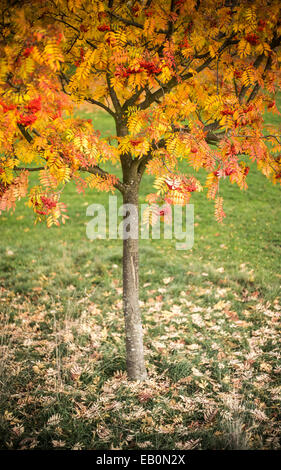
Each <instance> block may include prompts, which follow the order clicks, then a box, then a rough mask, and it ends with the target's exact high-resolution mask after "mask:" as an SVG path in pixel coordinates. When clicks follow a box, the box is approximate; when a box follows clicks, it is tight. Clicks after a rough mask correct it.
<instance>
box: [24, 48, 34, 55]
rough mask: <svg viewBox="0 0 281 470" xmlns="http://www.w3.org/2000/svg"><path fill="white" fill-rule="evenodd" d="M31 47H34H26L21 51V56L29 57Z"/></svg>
mask: <svg viewBox="0 0 281 470" xmlns="http://www.w3.org/2000/svg"><path fill="white" fill-rule="evenodd" d="M33 49H34V47H33V46H30V47H27V48H26V49H25V50H24V51H23V53H22V55H23V57H29V56H30V54H31V53H32V51H33Z"/></svg>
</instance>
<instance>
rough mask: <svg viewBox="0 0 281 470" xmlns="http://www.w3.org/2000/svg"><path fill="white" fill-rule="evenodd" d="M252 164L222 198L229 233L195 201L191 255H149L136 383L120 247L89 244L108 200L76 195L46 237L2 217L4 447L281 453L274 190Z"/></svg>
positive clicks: (27, 214) (147, 246)
mask: <svg viewBox="0 0 281 470" xmlns="http://www.w3.org/2000/svg"><path fill="white" fill-rule="evenodd" d="M84 116H85V117H89V115H88V114H87V113H86V112H84ZM91 117H92V118H93V124H94V126H95V128H99V129H100V130H101V132H102V133H103V135H106V136H110V135H111V134H112V133H113V132H114V131H113V123H112V120H111V119H110V118H108V117H107V116H106V115H105V114H103V113H96V114H95V115H94V116H91ZM182 165H183V164H182ZM250 166H251V170H250V173H249V177H248V181H249V189H248V190H247V191H240V190H239V189H238V188H237V187H235V186H232V185H230V184H228V182H227V181H225V182H224V183H223V185H222V187H221V194H222V196H223V197H224V200H225V212H226V214H227V218H226V219H225V222H224V224H223V225H218V224H217V222H216V221H215V220H214V216H213V203H212V202H210V201H208V200H206V197H205V194H198V195H196V196H195V197H194V199H193V201H192V202H194V205H195V223H196V225H195V243H194V246H193V248H192V250H188V251H177V250H176V249H175V240H141V242H140V282H141V286H142V288H141V293H140V297H141V306H142V312H143V318H144V329H145V347H146V360H147V367H148V371H149V379H148V381H147V382H145V383H143V384H134V383H130V382H129V381H127V378H126V374H125V350H124V342H123V337H124V331H123V318H122V303H121V298H122V295H121V274H122V273H121V255H122V247H121V241H120V240H95V241H90V240H88V239H87V237H86V223H87V222H88V221H89V218H88V217H86V208H87V206H88V205H89V204H91V203H93V202H98V203H102V204H105V205H106V204H107V201H108V194H105V193H98V192H95V191H90V190H87V191H86V193H85V195H84V196H81V195H78V194H77V193H76V190H75V187H74V185H73V184H69V185H67V186H66V188H65V191H64V197H63V200H64V201H65V202H66V203H67V205H68V215H69V216H70V219H69V220H68V221H67V223H66V225H65V226H61V227H52V228H51V229H47V228H46V227H45V226H44V225H42V224H41V225H40V224H38V225H34V223H33V222H34V221H33V216H32V213H31V211H30V209H29V208H28V207H27V206H26V205H25V201H21V202H20V203H19V204H18V206H17V208H16V210H15V213H14V214H11V213H7V214H2V215H1V218H0V224H1V225H0V235H1V241H2V243H1V247H0V286H1V287H0V302H1V304H0V311H1V318H2V333H3V334H2V339H1V343H0V344H1V351H2V360H1V361H0V385H1V396H0V410H1V417H0V443H1V444H0V447H1V448H15V449H23V448H39V449H49V448H85V449H107V448H108V449H109V448H115V449H117V448H121V449H136V448H149V449H175V448H178V449H180V448H202V449H206V448H211V449H225V448H226V449H231V448H256V449H262V448H267V449H269V448H277V447H278V445H279V444H278V438H279V437H280V436H279V431H280V430H279V429H278V413H279V412H278V399H280V390H281V385H280V380H279V382H278V376H279V374H280V360H279V354H280V351H279V346H278V340H277V338H278V333H280V326H279V325H280V323H279V321H280V309H281V307H280V281H281V275H280V259H281V257H280V232H281V225H280V206H279V198H280V188H279V187H277V186H272V185H271V184H270V183H269V182H268V181H267V180H266V179H265V178H264V177H263V176H262V175H261V174H260V173H259V172H258V171H257V170H256V169H255V166H254V165H250ZM183 168H184V167H182V169H183ZM117 171H120V169H117ZM203 177H204V175H203V174H201V173H199V178H203ZM152 181H153V180H152V178H150V177H147V176H145V178H144V180H143V183H142V187H141V198H140V202H144V201H145V196H146V194H148V193H150V192H151V183H152ZM202 181H203V180H202ZM119 201H120V203H121V199H120V198H119ZM279 418H280V416H279Z"/></svg>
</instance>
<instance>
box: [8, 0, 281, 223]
mask: <svg viewBox="0 0 281 470" xmlns="http://www.w3.org/2000/svg"><path fill="white" fill-rule="evenodd" d="M269 9H270V15H269V14H268V11H269ZM0 11H1V16H0V17H1V25H0V28H1V37H0V44H1V46H0V70H1V71H0V111H1V114H0V145H1V156H0V210H1V211H3V210H7V209H10V208H13V207H14V205H15V203H16V201H17V200H18V199H20V198H22V197H24V196H28V200H29V205H30V206H31V207H32V208H33V210H34V212H35V214H36V217H37V219H38V220H43V219H46V220H47V224H48V226H51V225H52V224H53V223H56V224H58V223H59V222H58V221H59V219H60V218H62V221H64V219H65V217H66V215H65V210H66V208H65V205H64V204H63V202H61V199H62V200H63V197H62V191H63V188H64V184H65V183H67V182H68V181H70V180H73V181H74V182H75V183H76V185H77V189H78V191H83V190H84V188H85V187H86V186H89V187H91V188H98V189H100V190H106V191H114V190H115V189H116V188H117V189H119V190H120V191H121V192H122V193H123V194H124V192H125V191H126V187H127V186H128V185H130V184H131V183H132V184H134V183H136V184H138V183H139V182H140V180H141V177H142V175H143V173H144V172H145V171H146V172H148V173H149V174H152V175H154V176H155V189H154V190H152V194H151V195H149V196H148V201H149V202H150V203H151V204H152V205H153V203H155V202H158V201H167V202H169V203H177V204H186V203H188V201H189V199H190V196H191V193H192V192H194V191H200V190H202V186H201V184H200V183H199V181H198V179H197V178H196V177H195V176H194V173H195V172H194V170H198V169H200V168H204V169H205V170H206V172H207V178H206V187H207V197H208V198H210V199H214V200H215V211H216V217H217V219H218V220H222V218H223V217H224V212H223V207H222V198H221V196H219V184H220V180H221V179H222V178H229V180H230V182H231V183H236V184H237V185H238V186H239V187H240V188H241V189H243V188H246V187H247V174H248V172H249V166H248V164H247V163H245V158H246V157H247V156H248V157H249V158H250V159H251V160H252V161H255V162H256V163H257V166H258V168H259V169H260V170H261V171H262V172H263V173H264V174H265V176H266V177H268V178H269V179H271V180H272V181H273V182H274V183H276V182H280V181H281V158H280V156H279V154H280V153H281V141H280V138H279V134H280V130H279V129H276V128H273V127H272V126H270V127H269V126H267V128H265V126H264V120H263V115H264V113H265V112H271V113H278V110H277V107H276V102H275V95H276V92H277V91H278V89H279V86H280V59H281V53H280V51H281V49H280V44H281V5H280V2H279V1H278V0H276V1H266V0H255V1H239V0H237V1H236V0H224V1H223V0H222V1H218V0H205V1H200V0H197V1H195V0H193V1H192V0H191V1H187V0H186V1H185V0H171V1H166V2H163V1H161V0H147V1H133V0H131V1H126V2H124V1H119V0H109V1H95V0H44V1H43V0H35V1H29V0H26V1H17V0H14V1H8V0H6V1H5V0H3V1H2V2H1V7H0ZM83 102H87V103H91V104H93V105H95V106H98V107H100V108H101V109H103V110H104V111H106V112H107V113H109V114H110V115H111V116H112V118H113V119H114V120H115V123H116V134H115V135H114V136H111V137H110V138H102V137H101V136H100V133H99V132H98V131H97V130H95V128H94V127H93V125H92V123H91V122H89V121H87V120H85V119H81V118H80V117H77V114H75V112H74V111H75V107H76V105H77V104H79V103H83ZM108 161H110V162H111V163H112V164H114V165H117V166H118V165H119V164H120V163H121V166H122V170H123V180H121V179H119V178H117V176H116V175H114V174H109V173H108V172H107V171H105V169H104V165H105V164H106V163H107V162H108ZM179 161H183V162H185V163H186V171H185V173H184V174H182V172H180V171H179V168H178V162H179ZM31 171H32V172H33V171H38V172H39V180H38V184H37V185H35V186H34V185H33V186H32V187H29V185H28V176H29V173H30V172H31Z"/></svg>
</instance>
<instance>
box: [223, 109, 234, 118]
mask: <svg viewBox="0 0 281 470" xmlns="http://www.w3.org/2000/svg"><path fill="white" fill-rule="evenodd" d="M221 114H222V116H233V114H234V111H233V109H229V108H224V109H223V110H222V111H221Z"/></svg>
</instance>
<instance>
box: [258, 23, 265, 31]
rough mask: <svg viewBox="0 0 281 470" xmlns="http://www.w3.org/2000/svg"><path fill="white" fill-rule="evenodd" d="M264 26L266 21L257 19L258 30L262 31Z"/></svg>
mask: <svg viewBox="0 0 281 470" xmlns="http://www.w3.org/2000/svg"><path fill="white" fill-rule="evenodd" d="M265 27H266V21H264V20H259V21H258V31H260V32H261V31H263V30H264V28H265Z"/></svg>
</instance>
